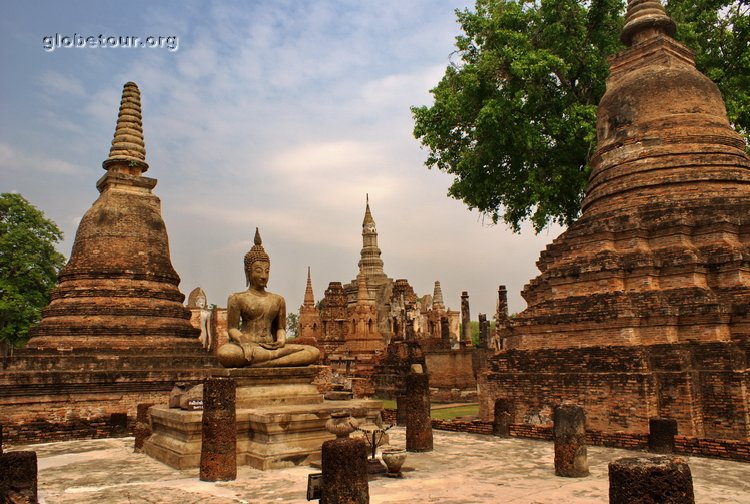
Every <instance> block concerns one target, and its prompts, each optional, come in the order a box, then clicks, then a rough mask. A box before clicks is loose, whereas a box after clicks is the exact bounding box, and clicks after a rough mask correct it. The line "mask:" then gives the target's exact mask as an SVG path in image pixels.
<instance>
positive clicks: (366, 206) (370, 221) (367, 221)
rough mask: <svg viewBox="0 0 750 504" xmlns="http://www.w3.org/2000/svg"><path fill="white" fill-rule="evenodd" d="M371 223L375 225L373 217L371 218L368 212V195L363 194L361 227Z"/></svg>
mask: <svg viewBox="0 0 750 504" xmlns="http://www.w3.org/2000/svg"><path fill="white" fill-rule="evenodd" d="M368 224H372V225H373V226H374V225H375V219H373V218H372V213H371V212H370V195H369V194H366V195H365V218H364V220H363V221H362V227H364V226H366V225H368Z"/></svg>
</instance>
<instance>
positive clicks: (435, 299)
mask: <svg viewBox="0 0 750 504" xmlns="http://www.w3.org/2000/svg"><path fill="white" fill-rule="evenodd" d="M432 309H433V310H445V302H444V301H443V289H442V288H441V287H440V282H439V281H437V280H436V281H435V290H434V291H433V293H432Z"/></svg>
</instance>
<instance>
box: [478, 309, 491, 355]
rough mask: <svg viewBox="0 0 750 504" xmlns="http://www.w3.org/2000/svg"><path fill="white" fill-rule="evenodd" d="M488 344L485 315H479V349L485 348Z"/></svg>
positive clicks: (487, 324) (487, 326)
mask: <svg viewBox="0 0 750 504" xmlns="http://www.w3.org/2000/svg"><path fill="white" fill-rule="evenodd" d="M489 343H490V324H489V322H487V315H485V314H484V313H480V314H479V348H487V347H488V346H489Z"/></svg>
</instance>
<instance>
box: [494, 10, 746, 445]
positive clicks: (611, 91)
mask: <svg viewBox="0 0 750 504" xmlns="http://www.w3.org/2000/svg"><path fill="white" fill-rule="evenodd" d="M674 32H675V24H674V22H673V21H672V19H671V18H669V17H668V16H667V14H666V12H665V11H664V8H663V7H662V6H661V4H660V3H659V2H658V1H656V0H630V1H629V3H628V10H627V15H626V19H625V26H624V29H623V32H622V35H621V40H622V42H623V43H624V44H625V45H626V46H627V48H626V49H625V50H624V51H623V52H621V53H619V54H617V55H616V56H614V57H612V59H611V60H610V64H611V70H610V75H609V78H608V80H607V91H606V93H605V95H604V96H603V98H602V100H601V102H600V104H599V109H598V114H597V136H598V144H597V148H596V151H595V153H594V155H593V158H592V173H591V177H590V180H589V185H588V188H587V191H586V197H585V199H584V202H583V206H582V212H581V217H580V218H579V219H578V220H577V221H576V222H575V223H574V224H572V225H571V226H570V227H569V228H568V230H566V231H565V232H564V233H563V234H562V235H560V237H558V238H557V239H555V240H554V241H553V243H552V244H551V245H549V246H547V248H546V250H545V251H543V252H542V254H541V258H540V259H539V261H538V262H537V265H538V267H539V270H540V271H541V274H540V275H539V276H538V277H537V278H535V279H534V280H532V281H531V282H530V283H529V284H528V285H527V286H526V287H525V288H524V290H523V296H524V298H525V299H526V301H527V303H528V307H527V308H526V310H524V311H523V312H521V313H520V314H519V315H518V316H517V317H515V318H514V319H513V321H512V324H511V326H510V327H509V328H506V329H503V330H502V334H499V336H500V337H501V341H502V343H501V347H502V351H501V352H500V353H498V354H497V355H496V356H495V357H494V358H492V359H491V364H490V368H489V370H488V373H486V374H485V376H484V377H483V380H482V384H481V390H482V394H481V395H482V406H481V407H482V409H483V415H484V417H485V418H489V417H490V416H491V411H492V408H493V403H494V401H495V400H496V399H507V400H509V401H511V402H512V403H513V404H514V407H515V419H514V421H515V422H517V423H526V424H534V423H541V424H543V423H545V422H546V421H548V420H549V418H548V416H549V413H550V412H551V408H552V407H553V406H554V405H555V404H558V403H559V402H560V401H562V400H566V399H567V400H572V401H576V402H578V403H579V404H581V405H582V406H584V408H585V410H586V414H587V422H588V428H590V429H594V430H601V431H607V432H614V431H625V432H647V431H648V419H649V418H650V417H673V418H676V419H677V420H678V423H679V433H680V434H685V435H693V436H698V437H708V438H723V439H748V436H750V409H749V408H748V393H747V385H748V375H747V368H748V366H747V358H748V344H747V341H748V334H749V333H750V326H749V325H748V323H749V322H750V319H748V312H749V311H750V247H748V244H749V243H750V159H748V156H747V154H746V151H745V144H744V141H743V139H742V137H741V136H740V135H739V134H738V133H736V132H735V131H734V130H733V129H732V128H731V126H730V124H729V122H728V120H727V114H726V110H725V106H724V102H723V100H722V97H721V95H720V93H719V90H718V88H717V87H716V85H715V84H714V83H713V82H711V81H710V80H709V79H708V78H707V77H706V76H705V75H703V74H701V73H700V72H699V71H698V70H697V69H696V68H695V64H694V59H693V54H692V52H691V51H690V50H689V49H687V48H686V47H685V46H683V45H682V44H680V43H678V42H676V41H675V40H674V39H673V38H672V35H673V34H674Z"/></svg>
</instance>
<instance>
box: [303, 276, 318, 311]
mask: <svg viewBox="0 0 750 504" xmlns="http://www.w3.org/2000/svg"><path fill="white" fill-rule="evenodd" d="M302 306H305V307H308V308H309V307H312V306H315V296H314V294H313V288H312V278H311V277H310V266H308V267H307V286H306V287H305V298H304V301H303V303H302Z"/></svg>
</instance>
